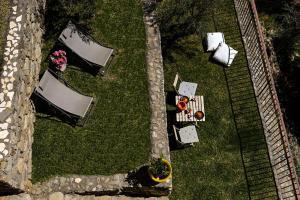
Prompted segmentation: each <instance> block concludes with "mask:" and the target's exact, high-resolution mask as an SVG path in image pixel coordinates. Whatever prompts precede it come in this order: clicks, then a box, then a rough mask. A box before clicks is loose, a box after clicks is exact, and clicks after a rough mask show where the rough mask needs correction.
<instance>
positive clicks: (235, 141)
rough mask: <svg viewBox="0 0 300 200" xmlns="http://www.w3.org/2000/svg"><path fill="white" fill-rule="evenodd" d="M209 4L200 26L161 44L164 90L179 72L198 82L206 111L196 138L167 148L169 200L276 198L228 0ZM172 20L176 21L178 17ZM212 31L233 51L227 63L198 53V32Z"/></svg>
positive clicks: (241, 45) (247, 72) (218, 0)
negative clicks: (192, 142) (186, 145)
mask: <svg viewBox="0 0 300 200" xmlns="http://www.w3.org/2000/svg"><path fill="white" fill-rule="evenodd" d="M210 6H211V8H210V9H207V10H204V11H203V12H202V15H203V16H202V18H201V19H200V20H201V21H200V22H199V24H200V25H201V29H200V31H198V32H194V33H191V34H187V33H184V34H182V35H181V36H179V37H177V38H176V37H174V38H176V39H175V40H174V41H173V43H167V44H169V45H166V46H164V48H163V51H164V73H165V90H166V91H167V92H169V93H170V91H172V90H173V89H172V83H173V80H174V77H175V74H176V72H179V73H180V74H181V76H182V78H183V79H184V80H186V81H191V82H195V83H198V88H197V92H196V94H198V95H203V96H204V101H205V113H206V121H205V122H201V123H200V124H199V123H198V124H199V125H200V128H199V129H198V136H199V139H200V142H199V143H196V144H195V145H194V146H193V147H191V148H186V149H179V150H173V151H171V161H172V165H173V168H174V174H173V191H172V194H171V196H170V199H171V200H178V199H180V200H198V199H212V200H215V199H220V200H221V199H222V200H223V199H228V200H231V199H237V200H241V199H249V198H251V199H276V198H277V197H276V195H277V194H276V187H275V183H274V179H273V174H272V170H271V167H270V163H269V160H268V152H267V146H266V142H265V140H264V134H263V129H262V125H261V122H260V118H259V113H258V110H257V105H256V100H255V96H254V92H253V87H252V83H251V79H250V75H249V71H248V68H247V60H246V57H245V52H244V47H243V43H242V40H241V36H240V32H239V27H238V24H237V22H236V16H235V10H234V7H233V1H231V0H215V1H214V2H213V3H211V4H210ZM178 10H179V9H178ZM181 15H182V16H185V15H183V14H182V13H181ZM182 18H184V17H182ZM170 21H172V20H170ZM175 21H178V24H180V23H183V21H184V19H183V21H181V20H175ZM182 26H183V25H182V24H181V25H180V26H179V27H180V28H181V27H182ZM172 28H173V29H174V26H173V27H172ZM162 30H164V29H163V28H162ZM215 31H220V32H223V33H224V35H225V40H226V42H227V43H228V44H229V45H231V46H232V47H233V48H235V49H237V50H238V51H239V53H238V55H237V57H236V59H235V61H234V62H233V64H232V66H230V67H229V68H224V67H222V66H220V65H218V64H214V63H213V62H211V61H210V56H211V53H206V52H204V49H203V45H202V41H203V39H204V36H205V35H206V33H207V32H215ZM169 34H170V33H166V32H162V40H164V38H165V37H167V38H168V39H169V38H172V37H170V35H169ZM162 43H163V44H164V42H162ZM167 103H168V104H169V105H168V107H169V111H168V116H169V117H168V118H169V121H168V125H169V126H171V125H172V124H173V123H176V122H175V120H174V119H172V115H173V116H174V112H172V111H171V105H170V104H172V101H170V102H167ZM178 125H179V124H178ZM170 131H171V130H170ZM170 141H171V143H172V141H173V138H171V140H170Z"/></svg>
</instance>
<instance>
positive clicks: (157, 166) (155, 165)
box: [148, 158, 172, 183]
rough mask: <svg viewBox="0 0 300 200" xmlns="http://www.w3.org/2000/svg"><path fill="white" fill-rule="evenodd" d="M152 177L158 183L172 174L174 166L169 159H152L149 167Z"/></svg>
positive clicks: (164, 180)
mask: <svg viewBox="0 0 300 200" xmlns="http://www.w3.org/2000/svg"><path fill="white" fill-rule="evenodd" d="M148 173H149V176H150V178H151V179H152V180H153V181H154V182H156V183H164V182H166V181H167V180H168V179H170V178H171V176H172V167H171V164H170V162H169V161H167V160H166V159H163V158H156V159H153V160H151V162H150V165H149V167H148Z"/></svg>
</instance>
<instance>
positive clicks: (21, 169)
mask: <svg viewBox="0 0 300 200" xmlns="http://www.w3.org/2000/svg"><path fill="white" fill-rule="evenodd" d="M11 3H12V6H11V13H10V18H9V27H8V35H7V38H6V39H7V41H6V44H5V49H4V50H5V51H4V62H3V66H2V68H1V76H0V81H1V89H0V188H1V190H0V195H1V194H11V193H17V192H20V191H21V190H26V188H27V186H28V183H29V181H28V180H30V178H31V145H32V142H33V137H32V135H33V122H34V120H35V118H34V113H33V111H34V109H33V106H32V104H31V102H30V99H29V98H30V96H31V94H32V91H33V89H34V86H35V84H36V81H37V78H38V74H39V70H40V62H41V39H42V34H43V31H42V29H41V25H42V24H41V22H42V13H40V12H41V11H42V10H43V8H44V7H45V0H22V1H18V0H13V1H12V2H11ZM41 8H42V9H41Z"/></svg>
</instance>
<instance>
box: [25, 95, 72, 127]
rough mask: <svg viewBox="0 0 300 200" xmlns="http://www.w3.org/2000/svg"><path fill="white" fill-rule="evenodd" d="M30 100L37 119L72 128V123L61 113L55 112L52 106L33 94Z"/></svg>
mask: <svg viewBox="0 0 300 200" xmlns="http://www.w3.org/2000/svg"><path fill="white" fill-rule="evenodd" d="M30 98H31V100H32V101H33V103H34V107H35V110H36V113H37V114H36V117H37V118H40V119H46V120H49V121H54V122H60V123H66V124H69V125H70V126H72V127H74V126H75V125H74V122H73V121H71V120H70V119H68V118H67V117H66V116H65V115H64V114H63V113H62V112H59V111H58V110H56V109H55V108H54V107H53V106H51V105H50V103H48V102H46V101H45V100H43V99H41V98H40V97H38V96H37V95H36V94H35V93H33V94H32V95H31V97H30Z"/></svg>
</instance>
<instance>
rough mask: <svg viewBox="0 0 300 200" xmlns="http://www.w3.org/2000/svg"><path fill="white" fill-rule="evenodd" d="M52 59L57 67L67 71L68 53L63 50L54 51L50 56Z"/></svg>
mask: <svg viewBox="0 0 300 200" xmlns="http://www.w3.org/2000/svg"><path fill="white" fill-rule="evenodd" d="M49 59H50V61H51V62H52V64H54V65H55V67H56V69H58V70H60V71H62V72H63V71H65V69H66V67H67V53H66V52H65V51H63V50H58V51H54V52H53V53H52V54H51V55H50V56H49Z"/></svg>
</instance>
